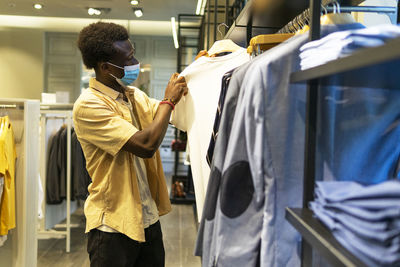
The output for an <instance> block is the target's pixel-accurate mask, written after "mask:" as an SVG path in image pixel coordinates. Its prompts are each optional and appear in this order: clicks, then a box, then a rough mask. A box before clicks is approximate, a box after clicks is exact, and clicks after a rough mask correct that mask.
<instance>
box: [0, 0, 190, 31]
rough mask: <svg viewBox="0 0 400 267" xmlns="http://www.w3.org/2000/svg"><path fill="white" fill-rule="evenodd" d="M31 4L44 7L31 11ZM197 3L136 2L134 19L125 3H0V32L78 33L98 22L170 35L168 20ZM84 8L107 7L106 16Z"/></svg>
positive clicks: (74, 0)
mask: <svg viewBox="0 0 400 267" xmlns="http://www.w3.org/2000/svg"><path fill="white" fill-rule="evenodd" d="M35 3H40V4H42V5H43V6H44V7H43V9H41V10H36V9H34V8H33V5H34V4H35ZM196 6H197V0H139V5H138V7H142V8H143V13H144V15H143V16H142V17H141V18H136V16H135V15H134V13H133V11H132V6H131V4H130V1H129V0H96V1H92V0H0V30H1V28H2V27H7V28H15V27H18V28H32V29H41V30H45V31H58V32H79V31H80V30H81V29H82V28H83V27H85V26H86V25H88V24H90V23H92V22H95V21H98V20H104V21H112V22H114V23H118V24H121V25H123V26H125V27H127V28H128V29H129V31H130V33H131V34H134V35H171V22H170V20H171V17H173V16H175V17H176V18H177V16H178V14H194V13H195V11H196ZM88 7H94V8H96V7H97V8H111V11H110V12H109V13H108V14H102V15H100V16H90V15H89V14H88V13H87V8H88Z"/></svg>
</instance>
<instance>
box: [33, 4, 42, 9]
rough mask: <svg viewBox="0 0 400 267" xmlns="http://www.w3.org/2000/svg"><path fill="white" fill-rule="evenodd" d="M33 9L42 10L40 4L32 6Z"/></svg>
mask: <svg viewBox="0 0 400 267" xmlns="http://www.w3.org/2000/svg"><path fill="white" fill-rule="evenodd" d="M33 7H34V8H35V9H42V8H43V6H42V5H41V4H34V5H33Z"/></svg>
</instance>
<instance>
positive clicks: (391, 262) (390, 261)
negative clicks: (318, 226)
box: [310, 180, 400, 266]
mask: <svg viewBox="0 0 400 267" xmlns="http://www.w3.org/2000/svg"><path fill="white" fill-rule="evenodd" d="M315 194H316V199H315V201H314V202H311V203H310V208H311V210H312V211H313V212H314V214H315V216H316V217H317V218H318V219H319V220H321V221H322V222H323V223H324V224H325V225H326V226H327V227H328V228H329V229H330V230H331V231H332V233H333V235H334V236H335V238H336V239H337V240H338V241H339V242H340V243H341V244H342V245H343V246H344V247H345V248H347V249H348V250H349V251H350V252H352V253H353V254H354V255H355V256H357V257H358V258H359V259H360V260H362V261H364V262H365V263H366V264H367V265H368V266H400V181H397V180H391V181H387V182H383V183H380V184H377V185H370V186H363V185H361V184H359V183H356V182H343V181H335V182H317V187H316V189H315Z"/></svg>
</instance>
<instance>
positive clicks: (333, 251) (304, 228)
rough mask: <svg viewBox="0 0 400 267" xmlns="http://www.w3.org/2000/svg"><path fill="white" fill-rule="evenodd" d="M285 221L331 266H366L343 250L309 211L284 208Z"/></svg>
mask: <svg viewBox="0 0 400 267" xmlns="http://www.w3.org/2000/svg"><path fill="white" fill-rule="evenodd" d="M286 219H287V220H288V221H289V222H290V223H291V224H292V225H293V226H294V227H295V228H296V230H297V231H298V232H299V233H300V234H301V235H302V237H303V238H304V239H305V241H307V243H308V244H310V245H311V246H312V247H313V248H315V249H317V250H318V252H319V253H320V254H322V255H323V256H324V257H325V258H326V259H327V260H328V261H329V262H330V263H331V264H332V266H346V267H363V266H365V267H366V266H367V265H366V264H365V263H363V262H362V261H361V260H360V259H358V258H357V257H356V256H354V255H353V254H352V253H350V252H349V251H348V250H347V249H346V248H344V247H343V246H342V245H341V244H340V243H339V242H338V241H337V240H336V239H335V237H334V236H333V234H332V233H331V231H329V230H328V229H327V228H326V227H325V226H324V225H323V224H322V223H321V222H320V221H319V220H318V219H316V218H314V217H313V213H312V211H311V210H309V209H300V208H286Z"/></svg>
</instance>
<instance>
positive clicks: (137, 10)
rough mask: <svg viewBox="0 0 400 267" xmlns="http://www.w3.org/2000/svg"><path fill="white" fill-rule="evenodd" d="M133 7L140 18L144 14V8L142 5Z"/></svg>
mask: <svg viewBox="0 0 400 267" xmlns="http://www.w3.org/2000/svg"><path fill="white" fill-rule="evenodd" d="M132 9H133V13H135V16H136V17H138V18H140V17H141V16H143V9H142V8H141V7H134V8H132Z"/></svg>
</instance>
